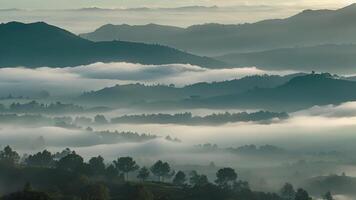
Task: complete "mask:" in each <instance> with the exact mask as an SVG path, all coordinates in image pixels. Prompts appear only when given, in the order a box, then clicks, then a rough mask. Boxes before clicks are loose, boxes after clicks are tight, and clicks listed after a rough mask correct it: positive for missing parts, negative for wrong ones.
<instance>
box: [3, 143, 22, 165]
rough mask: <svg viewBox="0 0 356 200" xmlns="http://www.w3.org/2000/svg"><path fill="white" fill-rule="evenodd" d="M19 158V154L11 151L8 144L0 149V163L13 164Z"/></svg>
mask: <svg viewBox="0 0 356 200" xmlns="http://www.w3.org/2000/svg"><path fill="white" fill-rule="evenodd" d="M19 160H20V156H19V154H18V153H17V152H16V151H13V150H12V149H11V147H10V146H6V147H5V148H4V150H2V151H0V164H3V165H7V166H14V165H15V164H16V163H18V161H19Z"/></svg>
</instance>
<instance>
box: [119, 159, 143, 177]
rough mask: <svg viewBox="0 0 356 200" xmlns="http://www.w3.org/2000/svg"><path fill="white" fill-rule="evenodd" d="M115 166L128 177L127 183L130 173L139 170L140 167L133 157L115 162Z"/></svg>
mask: <svg viewBox="0 0 356 200" xmlns="http://www.w3.org/2000/svg"><path fill="white" fill-rule="evenodd" d="M114 164H115V166H116V168H117V170H118V171H119V172H122V173H124V174H125V175H126V181H128V180H129V173H130V172H133V171H136V170H137V169H139V166H138V165H137V164H136V161H134V160H133V159H132V158H131V157H121V158H118V159H117V160H115V161H114Z"/></svg>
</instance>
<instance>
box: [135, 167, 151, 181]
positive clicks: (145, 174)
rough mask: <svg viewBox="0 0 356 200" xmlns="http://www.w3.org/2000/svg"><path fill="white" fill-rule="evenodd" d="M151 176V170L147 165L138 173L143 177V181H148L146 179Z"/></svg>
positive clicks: (140, 177)
mask: <svg viewBox="0 0 356 200" xmlns="http://www.w3.org/2000/svg"><path fill="white" fill-rule="evenodd" d="M149 176H150V171H149V170H148V168H147V167H142V168H141V169H140V170H139V171H138V174H137V178H138V179H141V180H142V181H146V179H147V178H148V177H149Z"/></svg>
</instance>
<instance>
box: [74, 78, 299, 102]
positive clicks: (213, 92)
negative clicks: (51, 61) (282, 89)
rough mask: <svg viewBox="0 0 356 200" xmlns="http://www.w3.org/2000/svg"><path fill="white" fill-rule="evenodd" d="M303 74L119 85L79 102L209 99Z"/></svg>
mask: <svg viewBox="0 0 356 200" xmlns="http://www.w3.org/2000/svg"><path fill="white" fill-rule="evenodd" d="M301 75H303V74H291V75H287V76H275V75H271V76H268V75H264V76H248V77H244V78H241V79H235V80H229V81H222V82H213V83H206V82H202V83H196V84H193V85H187V86H185V87H182V88H179V87H174V86H165V85H153V86H149V85H142V84H129V85H116V86H113V87H107V88H104V89H102V90H98V91H91V92H86V93H84V94H83V95H81V96H80V97H79V100H80V101H81V102H90V103H98V104H115V105H125V104H142V103H145V102H157V101H176V100H181V99H190V98H208V97H213V96H220V95H228V94H237V93H242V92H246V91H248V90H251V89H253V88H256V87H264V88H272V87H276V86H279V85H282V84H284V83H286V82H288V81H289V80H291V79H292V78H294V77H297V76H301Z"/></svg>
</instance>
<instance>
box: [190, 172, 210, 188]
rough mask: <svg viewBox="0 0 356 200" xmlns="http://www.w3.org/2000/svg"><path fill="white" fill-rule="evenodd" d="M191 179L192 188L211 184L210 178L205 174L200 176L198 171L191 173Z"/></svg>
mask: <svg viewBox="0 0 356 200" xmlns="http://www.w3.org/2000/svg"><path fill="white" fill-rule="evenodd" d="M189 175H190V178H189V183H190V184H191V185H192V186H199V187H200V186H204V185H207V184H209V180H208V177H207V176H206V175H204V174H198V172H196V171H191V172H190V174H189Z"/></svg>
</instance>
